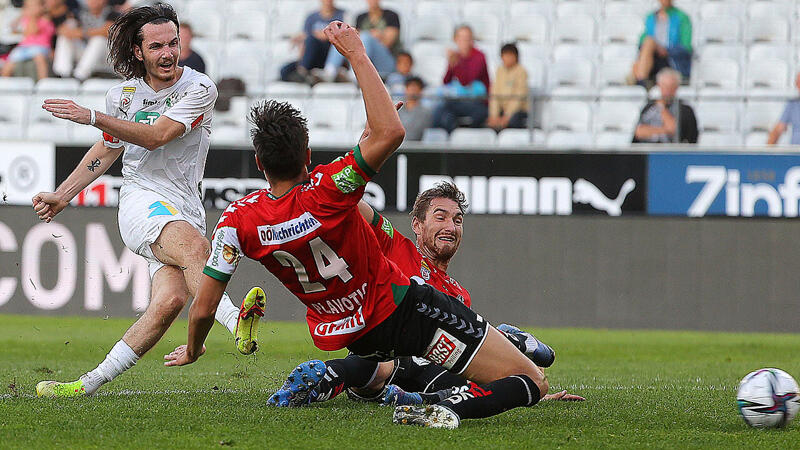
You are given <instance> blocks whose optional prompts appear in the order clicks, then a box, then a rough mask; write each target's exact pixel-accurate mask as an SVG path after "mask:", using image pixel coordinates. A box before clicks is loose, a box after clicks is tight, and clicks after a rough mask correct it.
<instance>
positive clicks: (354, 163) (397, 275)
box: [165, 21, 549, 428]
mask: <svg viewBox="0 0 800 450" xmlns="http://www.w3.org/2000/svg"><path fill="white" fill-rule="evenodd" d="M325 34H326V36H327V37H328V39H329V41H330V42H331V43H332V44H333V45H334V46H335V47H336V49H337V50H338V51H339V52H340V53H341V54H342V55H344V56H345V58H347V60H348V61H349V62H350V65H351V67H352V68H353V71H354V73H355V75H356V78H357V79H358V82H359V85H360V87H361V90H362V93H363V97H364V103H365V106H366V111H367V121H368V126H369V128H370V132H369V135H368V136H366V137H365V138H364V139H362V141H361V142H360V144H359V145H358V146H356V147H355V148H354V149H353V151H351V152H349V153H348V154H347V155H345V156H344V157H342V158H340V159H338V160H336V161H334V162H332V163H330V164H326V165H321V166H317V168H316V169H315V170H314V171H312V172H311V173H309V172H308V171H307V166H308V164H310V162H311V150H310V149H309V148H308V130H307V127H306V121H305V119H304V118H302V116H300V113H299V112H298V111H297V110H296V109H294V108H292V107H291V106H290V105H289V104H287V103H277V102H274V101H268V102H265V103H263V104H260V105H257V106H256V107H255V108H253V111H252V113H251V120H252V122H253V123H254V125H255V129H254V130H253V131H252V136H253V144H254V147H255V150H256V163H257V165H258V168H259V170H262V171H263V172H264V174H265V176H266V178H267V181H269V184H270V186H271V188H270V190H269V191H265V190H261V191H256V192H254V193H252V194H250V195H248V196H246V197H244V198H242V199H241V200H238V201H236V202H234V203H232V204H231V205H230V206H229V207H228V208H227V209H226V210H225V212H224V213H223V214H222V216H221V217H220V221H219V223H218V225H217V228H216V231H215V233H214V237H213V243H212V253H211V255H210V257H209V259H208V262H207V265H206V268H205V269H204V274H205V275H204V277H203V280H202V281H201V284H200V289H199V292H198V294H197V296H196V298H195V301H194V303H193V304H192V307H191V308H190V311H189V335H188V343H187V344H186V345H182V346H179V347H178V348H176V349H175V350H174V351H173V352H172V353H170V354H169V355H166V356H165V359H166V360H167V362H166V363H165V364H166V365H170V366H179V365H184V364H189V363H192V362H194V361H196V360H197V359H198V358H199V357H200V356H201V355H202V353H203V352H204V351H205V347H204V346H203V342H204V341H205V338H206V337H207V335H208V332H209V330H210V329H211V326H212V325H213V323H214V311H215V310H216V308H217V304H218V302H219V300H220V298H221V296H222V293H223V292H224V290H225V287H226V286H227V283H228V281H229V280H230V277H231V276H232V274H233V272H234V271H235V268H236V265H237V263H238V261H239V259H240V258H241V256H242V255H245V256H247V257H249V258H251V259H255V260H258V261H259V262H261V264H262V265H264V266H265V267H266V268H267V270H269V271H270V272H271V273H272V274H273V275H275V276H276V277H277V278H278V279H279V280H280V281H281V282H282V283H283V284H284V285H285V286H286V287H287V288H288V289H289V290H290V291H291V292H292V293H294V294H295V296H297V298H298V299H299V300H300V301H301V302H303V303H304V304H305V305H306V306H307V314H306V319H307V322H308V326H309V331H310V332H311V335H312V339H313V341H314V344H315V345H316V346H317V347H318V348H320V349H322V350H338V349H341V348H345V347H346V348H348V349H349V350H350V351H351V352H352V353H354V354H356V355H359V356H361V357H364V358H367V359H372V360H378V361H388V360H391V359H393V358H395V357H398V356H419V357H423V358H425V359H427V360H429V361H431V362H433V363H436V364H439V365H441V366H443V367H445V368H446V369H448V370H449V371H451V372H453V373H456V374H458V375H461V376H463V377H464V378H465V379H469V380H472V382H470V383H469V384H467V385H465V386H464V389H463V390H461V391H459V393H457V394H454V395H453V396H451V397H448V398H447V399H445V400H442V401H441V402H438V403H436V404H434V405H428V406H398V407H397V408H396V409H395V412H394V418H393V420H394V421H395V422H396V423H400V424H417V425H424V426H430V427H443V428H455V427H457V426H458V424H459V422H460V420H461V419H469V418H480V417H488V416H492V415H495V414H499V413H501V412H503V411H507V410H509V409H512V408H516V407H519V406H531V405H534V404H536V403H537V402H538V401H539V400H540V399H541V398H542V396H544V395H545V394H547V389H548V387H549V386H548V382H547V379H546V378H545V376H544V373H543V372H542V371H541V369H539V367H537V366H536V365H535V364H534V363H533V362H531V361H530V360H529V359H528V358H526V357H525V356H524V355H523V354H522V353H521V352H520V351H519V350H518V349H517V348H516V347H514V345H512V344H511V343H510V342H509V341H508V340H507V339H506V338H505V337H504V336H503V335H502V334H501V333H500V332H499V331H497V330H496V329H495V328H494V327H492V326H491V325H489V324H488V323H487V322H486V321H485V320H484V319H483V318H482V317H481V316H479V315H478V314H476V313H475V312H474V311H473V310H471V309H469V308H468V307H466V306H465V305H464V304H462V303H461V302H459V301H457V300H456V301H454V299H453V298H452V297H449V296H447V295H446V294H444V293H442V292H439V291H437V290H436V289H434V288H433V287H431V286H429V285H427V284H425V283H424V282H423V280H421V279H418V280H413V279H409V278H408V277H407V276H406V275H404V274H403V273H402V272H401V271H400V269H399V268H398V267H397V266H396V265H395V264H394V263H392V262H391V261H389V260H388V259H387V258H386V256H385V255H384V254H383V253H382V252H381V250H380V246H379V244H378V241H377V237H376V235H375V233H373V231H372V230H371V229H370V227H369V225H368V224H367V222H366V221H365V220H364V218H363V217H361V215H360V214H359V212H358V207H357V204H358V202H359V200H360V199H361V197H362V195H363V193H364V187H365V186H366V184H367V181H368V180H369V179H371V177H372V176H373V175H374V174H375V171H377V170H379V169H380V168H381V166H382V165H383V163H384V162H385V161H386V160H387V159H388V158H389V157H390V156H391V155H392V153H393V152H394V151H395V150H396V149H397V147H399V146H400V144H401V143H402V140H403V137H404V135H405V131H404V129H403V126H402V124H401V123H400V119H399V117H398V115H397V111H396V110H395V108H394V105H392V102H391V99H390V98H389V94H388V93H387V92H386V88H385V87H384V85H383V82H382V80H381V78H380V76H379V75H378V72H377V71H376V70H375V67H374V66H373V65H372V63H371V62H370V61H369V58H368V57H367V55H366V51H365V50H364V46H363V44H362V43H361V39H360V38H359V35H358V31H357V30H355V29H354V28H352V27H350V26H349V25H346V24H344V23H342V22H338V21H336V22H331V24H329V25H328V27H327V28H326V29H325ZM318 363H319V364H320V365H322V366H323V369H324V363H322V362H321V361H318ZM302 369H303V371H302V373H298V377H297V378H296V379H294V380H287V384H288V385H289V392H290V393H291V395H290V397H289V398H287V401H288V400H294V399H303V398H304V397H307V395H308V392H309V391H310V389H312V388H313V387H314V386H315V385H316V384H318V383H319V382H320V380H321V379H322V375H323V373H324V371H320V370H318V368H315V367H312V366H311V365H308V366H307V367H304V368H302ZM306 369H307V370H306Z"/></svg>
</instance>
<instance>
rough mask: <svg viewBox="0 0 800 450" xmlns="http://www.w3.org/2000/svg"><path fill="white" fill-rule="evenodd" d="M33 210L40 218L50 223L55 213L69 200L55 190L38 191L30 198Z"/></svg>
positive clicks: (62, 208) (64, 206) (61, 209)
mask: <svg viewBox="0 0 800 450" xmlns="http://www.w3.org/2000/svg"><path fill="white" fill-rule="evenodd" d="M31 203H33V210H34V211H35V212H36V215H37V216H39V219H40V220H44V221H45V222H47V223H50V221H51V220H53V217H55V216H56V214H58V213H60V212H61V211H63V210H64V208H66V207H67V205H68V204H69V202H68V201H67V200H66V199H65V198H63V197H61V196H60V195H58V194H56V193H55V192H39V193H38V194H36V195H34V196H33V198H32V199H31Z"/></svg>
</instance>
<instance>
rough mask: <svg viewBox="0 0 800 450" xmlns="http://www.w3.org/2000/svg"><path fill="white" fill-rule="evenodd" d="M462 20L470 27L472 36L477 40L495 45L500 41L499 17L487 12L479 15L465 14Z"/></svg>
mask: <svg viewBox="0 0 800 450" xmlns="http://www.w3.org/2000/svg"><path fill="white" fill-rule="evenodd" d="M464 22H465V23H468V24H469V26H470V28H472V33H473V37H474V38H475V40H476V41H478V42H483V43H486V44H489V45H493V46H496V45H498V44H499V43H500V36H501V35H500V18H499V17H497V16H493V15H490V14H489V13H488V12H487V13H484V14H483V15H481V16H465V17H464Z"/></svg>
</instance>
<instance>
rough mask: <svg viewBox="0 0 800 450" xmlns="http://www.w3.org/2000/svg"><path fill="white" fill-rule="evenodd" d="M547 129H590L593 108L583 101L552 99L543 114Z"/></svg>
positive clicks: (576, 130) (575, 130)
mask: <svg viewBox="0 0 800 450" xmlns="http://www.w3.org/2000/svg"><path fill="white" fill-rule="evenodd" d="M542 119H543V121H544V129H545V130H546V131H554V130H563V131H574V132H579V131H589V129H590V124H591V119H592V110H591V107H590V106H589V105H588V104H587V103H586V102H582V101H550V102H548V103H547V104H546V105H545V108H544V113H543V116H542Z"/></svg>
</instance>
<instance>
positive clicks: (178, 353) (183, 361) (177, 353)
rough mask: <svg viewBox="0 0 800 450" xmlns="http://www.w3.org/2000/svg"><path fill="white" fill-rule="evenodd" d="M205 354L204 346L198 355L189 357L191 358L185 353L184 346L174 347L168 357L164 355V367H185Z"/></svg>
mask: <svg viewBox="0 0 800 450" xmlns="http://www.w3.org/2000/svg"><path fill="white" fill-rule="evenodd" d="M205 352H206V346H205V345H204V346H203V347H202V348H201V349H200V353H199V354H198V355H197V356H195V357H191V356H189V353H187V352H186V344H184V345H179V346H177V347H175V350H173V351H172V353H170V354H169V355H164V360H165V361H166V362H165V363H164V365H165V366H185V365H187V364H191V363H193V362H195V361H197V359H198V358H200V356H202V355H203V353H205Z"/></svg>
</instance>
